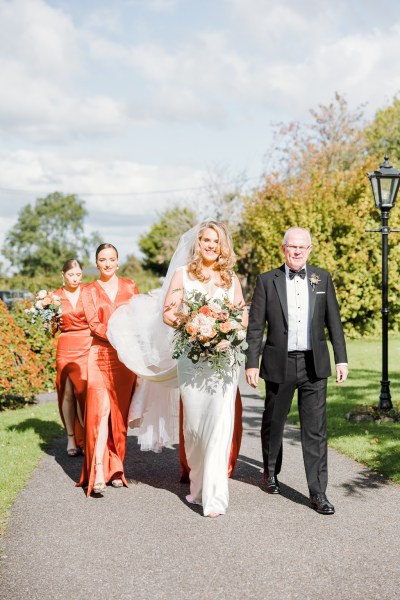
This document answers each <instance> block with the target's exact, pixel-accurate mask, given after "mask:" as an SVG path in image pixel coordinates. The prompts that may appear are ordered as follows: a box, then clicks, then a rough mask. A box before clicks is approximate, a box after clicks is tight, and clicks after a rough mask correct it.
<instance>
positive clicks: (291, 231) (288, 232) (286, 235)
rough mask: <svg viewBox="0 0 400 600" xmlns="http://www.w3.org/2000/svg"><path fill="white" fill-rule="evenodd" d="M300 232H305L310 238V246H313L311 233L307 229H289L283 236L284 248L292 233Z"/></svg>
mask: <svg viewBox="0 0 400 600" xmlns="http://www.w3.org/2000/svg"><path fill="white" fill-rule="evenodd" d="M300 231H303V232H304V233H306V234H307V235H308V237H309V238H310V246H311V244H312V239H311V233H310V232H309V230H308V229H306V228H305V227H289V229H288V230H287V231H286V233H285V235H284V236H283V241H282V246H286V242H287V239H288V237H289V234H290V233H294V232H296V233H298V232H300Z"/></svg>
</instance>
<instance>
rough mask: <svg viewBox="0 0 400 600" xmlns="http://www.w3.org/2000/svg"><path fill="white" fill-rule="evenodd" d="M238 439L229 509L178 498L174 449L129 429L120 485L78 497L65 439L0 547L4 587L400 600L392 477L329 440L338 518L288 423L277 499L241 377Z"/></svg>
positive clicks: (256, 402)
mask: <svg viewBox="0 0 400 600" xmlns="http://www.w3.org/2000/svg"><path fill="white" fill-rule="evenodd" d="M242 387H243V393H244V397H243V401H244V414H243V417H244V438H243V444H242V449H241V455H240V461H239V464H238V468H237V470H236V473H235V476H234V479H233V480H231V482H230V494H231V497H230V506H229V510H228V513H227V514H226V515H225V516H224V517H220V518H219V519H207V518H204V517H202V516H201V513H200V511H199V510H198V508H196V507H193V506H188V505H187V504H186V502H185V500H184V497H185V494H187V493H188V486H187V485H182V484H179V483H178V457H177V451H176V449H174V450H172V449H171V450H164V451H163V452H162V453H161V454H154V453H144V452H140V451H139V450H138V448H137V445H136V443H135V438H133V437H129V438H128V452H127V461H126V473H127V477H128V480H129V481H130V483H131V484H130V487H129V488H128V489H122V490H118V489H116V490H115V489H112V488H110V489H108V490H107V492H106V494H105V495H104V497H98V498H89V499H87V498H86V497H85V495H84V493H83V492H82V490H81V489H78V488H75V487H74V484H73V482H74V481H75V480H76V479H77V478H78V475H79V471H80V459H70V458H67V457H66V456H65V440H61V441H59V442H58V443H57V444H56V445H55V447H54V448H53V449H52V450H51V451H49V452H48V454H46V455H45V456H44V458H43V460H42V461H41V463H40V465H39V467H38V468H37V469H36V471H35V473H34V475H33V477H32V478H31V480H30V481H29V483H28V485H27V487H26V488H25V489H24V490H23V491H22V493H21V494H20V495H19V497H18V499H17V501H16V503H15V505H14V508H13V510H12V512H11V517H10V520H9V526H8V529H7V532H6V534H5V535H4V537H3V538H2V540H1V545H0V582H1V585H0V598H1V599H6V600H28V599H29V600H36V599H37V600H50V599H52V600H56V599H63V600H70V599H73V600H75V599H78V598H83V597H89V598H91V599H93V600H100V599H107V600H108V599H114V598H116V599H118V600H124V599H131V598H132V599H135V600H147V599H148V600H153V599H157V600H188V599H190V600H208V599H209V600H218V599H221V600H222V599H223V600H225V599H233V598H236V599H243V598H246V599H247V598H248V599H258V598H259V599H269V598H274V599H285V600H286V599H292V598H300V599H302V600H305V599H310V600H319V599H321V600H322V599H324V600H325V599H326V600H329V599H332V600H333V599H335V600H340V599H346V600H348V599H350V598H351V599H354V600H356V599H358V598H359V599H362V600H371V599H380V600H384V599H391V600H394V599H395V598H398V597H399V594H400V592H399V584H400V567H399V564H400V560H399V548H400V545H399V539H400V511H399V508H400V487H398V486H395V485H392V484H388V483H387V482H386V481H385V480H384V479H382V478H381V477H379V476H377V475H374V474H371V473H370V472H368V471H367V470H366V469H364V468H363V467H361V466H360V465H358V464H357V463H355V462H353V461H352V460H350V459H348V458H345V457H343V456H341V455H340V454H338V453H337V452H335V451H333V450H331V451H330V454H329V460H330V465H329V467H330V485H329V488H328V497H329V499H330V500H331V502H332V503H333V504H334V505H335V507H336V514H335V515H334V516H322V515H318V514H317V513H316V512H314V511H313V510H311V509H310V508H309V505H308V498H307V486H306V480H305V475H304V468H303V462H302V454H301V446H300V442H299V435H298V431H297V430H296V429H295V428H293V427H290V426H288V427H287V428H286V432H285V448H284V469H283V471H282V474H281V478H280V479H281V487H282V491H283V493H282V495H281V496H269V495H268V494H266V493H264V492H263V491H262V489H261V488H260V481H261V475H260V474H261V469H262V465H261V462H260V461H261V450H260V438H259V427H260V419H261V412H262V402H261V400H260V398H259V397H258V396H257V395H256V394H255V393H253V392H252V391H251V390H250V388H249V387H247V386H246V385H245V384H244V385H243V386H242Z"/></svg>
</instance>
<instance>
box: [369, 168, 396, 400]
mask: <svg viewBox="0 0 400 600" xmlns="http://www.w3.org/2000/svg"><path fill="white" fill-rule="evenodd" d="M368 177H369V180H370V182H371V186H372V193H373V194H374V200H375V206H376V208H379V209H380V211H381V221H382V226H381V227H380V229H370V230H369V231H377V232H380V233H381V234H382V309H381V313H382V380H381V393H380V396H379V409H380V410H390V409H391V408H393V404H392V399H391V395H390V381H389V372H388V325H389V300H388V288H389V272H388V259H389V238H388V236H389V233H390V232H391V231H399V230H398V229H390V227H389V212H390V209H391V208H393V206H394V204H395V202H396V196H397V192H398V191H399V185H400V171H398V170H397V169H395V168H394V167H393V166H392V165H391V164H390V162H389V157H388V156H385V161H384V162H383V163H382V164H381V165H380V167H379V169H376V171H374V172H373V173H368Z"/></svg>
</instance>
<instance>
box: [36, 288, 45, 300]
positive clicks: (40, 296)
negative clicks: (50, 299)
mask: <svg viewBox="0 0 400 600" xmlns="http://www.w3.org/2000/svg"><path fill="white" fill-rule="evenodd" d="M45 296H47V292H46V290H40V292H38V293H37V296H36V298H39V300H42V299H43V298H44V297H45Z"/></svg>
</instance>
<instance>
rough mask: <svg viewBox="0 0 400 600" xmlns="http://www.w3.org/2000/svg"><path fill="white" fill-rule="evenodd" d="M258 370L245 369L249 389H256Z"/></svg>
mask: <svg viewBox="0 0 400 600" xmlns="http://www.w3.org/2000/svg"><path fill="white" fill-rule="evenodd" d="M259 372H260V369H254V368H252V369H246V381H247V383H248V384H249V385H251V387H253V388H256V387H258V374H259Z"/></svg>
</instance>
